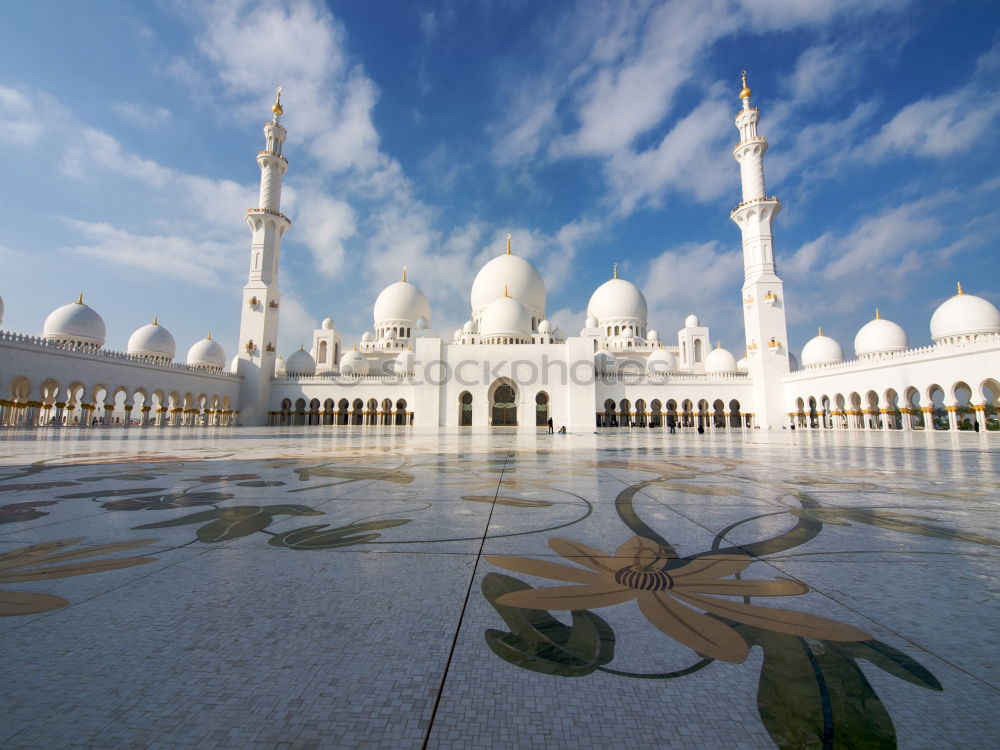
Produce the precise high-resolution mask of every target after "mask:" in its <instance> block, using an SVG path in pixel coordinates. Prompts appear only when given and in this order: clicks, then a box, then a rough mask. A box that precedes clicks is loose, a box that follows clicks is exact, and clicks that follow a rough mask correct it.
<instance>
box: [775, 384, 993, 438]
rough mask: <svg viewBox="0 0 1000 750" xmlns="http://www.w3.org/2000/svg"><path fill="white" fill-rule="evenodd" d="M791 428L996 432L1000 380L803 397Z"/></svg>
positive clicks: (794, 413)
mask: <svg viewBox="0 0 1000 750" xmlns="http://www.w3.org/2000/svg"><path fill="white" fill-rule="evenodd" d="M788 418H789V420H790V421H791V424H792V425H794V426H795V427H797V428H800V429H805V428H809V429H833V430H975V431H978V430H984V431H985V430H990V431H997V430H1000V381H997V380H995V379H993V378H988V379H987V380H984V381H983V382H982V383H980V384H978V385H977V386H976V387H974V388H973V387H972V386H970V385H969V384H968V383H965V382H963V381H959V382H957V383H953V384H952V385H951V386H948V387H942V386H941V385H940V384H938V383H931V384H930V385H927V386H924V387H923V388H917V387H915V386H910V387H907V388H905V389H903V390H902V392H898V391H896V390H895V389H894V388H889V389H887V390H886V391H885V392H883V393H881V394H880V393H877V392H876V391H867V392H865V393H863V394H862V393H858V392H856V391H855V392H850V393H846V394H844V393H835V394H833V395H832V396H831V395H827V394H821V395H819V396H801V397H799V398H798V399H796V401H795V404H794V411H790V412H788Z"/></svg>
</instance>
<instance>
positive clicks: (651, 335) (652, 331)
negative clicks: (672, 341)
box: [646, 328, 660, 341]
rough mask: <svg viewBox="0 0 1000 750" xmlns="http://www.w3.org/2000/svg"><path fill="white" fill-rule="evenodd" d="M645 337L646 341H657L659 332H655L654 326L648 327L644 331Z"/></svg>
mask: <svg viewBox="0 0 1000 750" xmlns="http://www.w3.org/2000/svg"><path fill="white" fill-rule="evenodd" d="M646 339H647V340H648V341H659V340H660V334H659V333H657V332H656V329H655V328H650V329H649V330H648V331H647V332H646Z"/></svg>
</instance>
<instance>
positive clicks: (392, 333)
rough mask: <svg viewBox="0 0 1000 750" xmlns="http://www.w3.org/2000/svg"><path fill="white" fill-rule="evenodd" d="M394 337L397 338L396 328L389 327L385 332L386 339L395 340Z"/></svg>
mask: <svg viewBox="0 0 1000 750" xmlns="http://www.w3.org/2000/svg"><path fill="white" fill-rule="evenodd" d="M396 338H397V336H396V330H395V329H394V328H390V329H389V330H388V331H386V332H385V340H386V341H395V340H396Z"/></svg>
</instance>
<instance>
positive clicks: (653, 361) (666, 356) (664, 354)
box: [646, 349, 677, 375]
mask: <svg viewBox="0 0 1000 750" xmlns="http://www.w3.org/2000/svg"><path fill="white" fill-rule="evenodd" d="M676 369H677V357H675V356H674V355H673V354H671V353H670V352H669V351H667V350H666V349H654V350H653V353H652V354H650V355H649V358H648V359H646V371H647V372H649V373H651V374H653V375H666V374H667V373H668V372H674V371H675V370H676Z"/></svg>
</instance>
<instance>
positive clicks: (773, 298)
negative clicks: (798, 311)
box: [764, 292, 778, 307]
mask: <svg viewBox="0 0 1000 750" xmlns="http://www.w3.org/2000/svg"><path fill="white" fill-rule="evenodd" d="M764 301H765V302H766V303H767V304H769V305H771V306H772V307H773V306H774V303H775V302H777V301H778V295H777V294H775V293H774V292H768V293H767V294H765V295H764Z"/></svg>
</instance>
